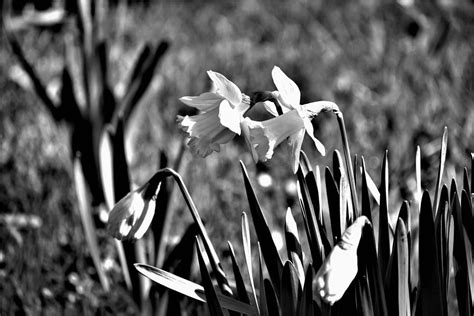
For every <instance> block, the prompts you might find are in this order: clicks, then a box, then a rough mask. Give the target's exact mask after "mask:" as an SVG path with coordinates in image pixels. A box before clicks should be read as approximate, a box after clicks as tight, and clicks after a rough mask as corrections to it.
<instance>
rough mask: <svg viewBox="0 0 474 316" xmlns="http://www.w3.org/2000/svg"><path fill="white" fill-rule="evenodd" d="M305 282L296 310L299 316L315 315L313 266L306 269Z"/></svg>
mask: <svg viewBox="0 0 474 316" xmlns="http://www.w3.org/2000/svg"><path fill="white" fill-rule="evenodd" d="M304 280H305V281H304V286H303V292H302V293H301V296H300V298H299V299H298V306H297V309H296V315H297V316H306V315H311V314H312V313H313V266H312V265H311V264H309V265H308V268H307V269H306V275H305V278H304Z"/></svg>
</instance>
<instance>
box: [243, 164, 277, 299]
mask: <svg viewBox="0 0 474 316" xmlns="http://www.w3.org/2000/svg"><path fill="white" fill-rule="evenodd" d="M240 165H241V167H242V174H243V177H244V183H245V191H246V192H247V199H248V202H249V206H250V212H251V213H252V219H253V224H254V226H255V232H256V233H257V238H258V241H259V242H260V244H261V245H262V255H263V258H264V260H265V263H268V264H267V269H268V274H269V275H270V279H271V281H272V283H273V284H274V285H275V287H276V288H277V289H279V288H280V276H281V273H282V271H283V264H282V262H281V258H280V255H279V254H278V250H277V248H276V246H275V243H274V242H273V238H272V234H271V232H270V228H269V227H268V224H267V221H266V219H265V216H264V214H263V212H262V209H261V207H260V203H259V202H258V200H257V196H256V195H255V192H254V191H253V188H252V185H251V184H250V180H249V177H248V174H247V169H246V168H245V165H244V164H243V162H240ZM278 294H279V293H277V296H278Z"/></svg>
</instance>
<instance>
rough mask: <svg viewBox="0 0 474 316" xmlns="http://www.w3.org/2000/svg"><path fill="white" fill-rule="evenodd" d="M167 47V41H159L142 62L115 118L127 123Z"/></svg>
mask: <svg viewBox="0 0 474 316" xmlns="http://www.w3.org/2000/svg"><path fill="white" fill-rule="evenodd" d="M168 47H169V43H168V42H167V41H161V43H160V44H159V45H158V46H157V47H156V49H155V51H154V53H153V56H150V57H148V58H147V59H148V60H147V62H146V63H144V65H143V68H142V71H141V73H140V76H139V78H138V79H137V80H136V81H135V82H134V83H133V85H131V87H130V90H128V91H127V93H126V94H125V96H124V98H123V100H122V102H121V103H120V106H119V107H118V112H116V114H115V116H114V117H115V118H116V119H118V118H120V117H123V119H124V122H125V124H127V123H128V120H129V118H130V116H131V114H132V112H133V110H134V109H135V108H136V106H137V105H138V102H139V101H140V99H141V97H142V96H143V95H144V94H145V92H146V90H147V89H148V86H149V85H150V83H151V81H152V79H153V76H154V73H155V69H156V66H157V65H158V63H159V62H160V60H161V59H162V57H163V55H164V54H165V53H166V51H167V50H168ZM115 122H116V120H113V121H112V123H115Z"/></svg>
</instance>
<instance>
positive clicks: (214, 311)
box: [196, 236, 224, 316]
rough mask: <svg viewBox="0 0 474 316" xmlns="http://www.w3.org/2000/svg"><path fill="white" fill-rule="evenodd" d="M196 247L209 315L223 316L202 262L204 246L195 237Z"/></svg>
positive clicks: (209, 277)
mask: <svg viewBox="0 0 474 316" xmlns="http://www.w3.org/2000/svg"><path fill="white" fill-rule="evenodd" d="M196 247H197V255H198V261H199V270H200V271H201V278H202V283H203V287H204V293H205V294H206V301H207V306H208V307H209V313H210V315H211V316H224V312H223V311H222V307H221V304H220V303H219V299H218V298H217V293H216V290H215V289H214V285H213V284H212V280H211V276H210V275H209V271H207V267H206V263H205V262H204V254H205V253H206V251H205V250H204V246H203V245H202V242H201V240H200V239H199V237H197V236H196Z"/></svg>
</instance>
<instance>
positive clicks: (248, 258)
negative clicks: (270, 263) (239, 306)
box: [242, 212, 258, 310]
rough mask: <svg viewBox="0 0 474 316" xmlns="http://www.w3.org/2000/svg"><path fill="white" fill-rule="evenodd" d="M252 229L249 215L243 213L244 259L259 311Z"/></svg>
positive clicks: (255, 303) (254, 301) (254, 300)
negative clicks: (253, 264)
mask: <svg viewBox="0 0 474 316" xmlns="http://www.w3.org/2000/svg"><path fill="white" fill-rule="evenodd" d="M250 241H251V240H250V228H249V222H248V219H247V214H246V213H245V212H243V213H242V243H243V248H244V257H245V265H246V266H247V271H248V273H249V280H250V289H251V290H252V294H253V303H254V304H253V305H255V306H257V310H258V300H257V292H256V291H255V283H254V276H253V269H252V247H251V243H250Z"/></svg>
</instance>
